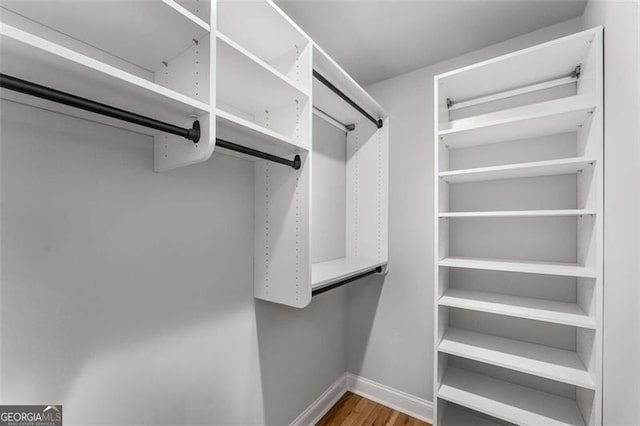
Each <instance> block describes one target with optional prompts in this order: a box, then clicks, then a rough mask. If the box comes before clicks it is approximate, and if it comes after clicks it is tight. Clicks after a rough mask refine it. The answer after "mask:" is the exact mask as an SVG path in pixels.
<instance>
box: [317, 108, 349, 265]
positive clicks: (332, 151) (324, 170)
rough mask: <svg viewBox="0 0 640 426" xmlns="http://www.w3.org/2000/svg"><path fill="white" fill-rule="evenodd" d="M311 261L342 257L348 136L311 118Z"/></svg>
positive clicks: (344, 248) (329, 125) (343, 252)
mask: <svg viewBox="0 0 640 426" xmlns="http://www.w3.org/2000/svg"><path fill="white" fill-rule="evenodd" d="M311 173H312V179H311V181H312V185H313V188H312V190H311V193H312V194H313V197H312V199H311V203H312V205H311V218H312V220H311V262H312V263H318V262H326V261H327V260H332V259H339V258H341V257H345V253H346V246H345V238H346V237H345V235H346V219H347V218H346V214H347V213H346V212H347V136H346V133H345V132H344V131H341V130H340V129H338V128H337V127H335V126H333V125H331V124H329V123H328V122H326V121H325V120H323V119H321V118H319V117H318V116H316V115H315V114H314V115H313V168H312V169H311Z"/></svg>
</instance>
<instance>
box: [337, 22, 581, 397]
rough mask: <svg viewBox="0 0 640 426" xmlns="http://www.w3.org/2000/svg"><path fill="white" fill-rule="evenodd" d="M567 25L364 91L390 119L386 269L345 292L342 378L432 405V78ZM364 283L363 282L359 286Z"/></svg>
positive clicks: (569, 25) (559, 32)
mask: <svg viewBox="0 0 640 426" xmlns="http://www.w3.org/2000/svg"><path fill="white" fill-rule="evenodd" d="M580 24H581V22H580V20H579V19H572V20H570V21H566V22H563V23H560V24H557V25H554V26H551V27H547V28H544V29H542V30H539V31H536V32H533V33H530V34H527V35H524V36H521V37H517V38H514V39H511V40H507V41H505V42H502V43H499V44H496V45H493V46H489V47H487V48H485V49H481V50H478V51H475V52H473V53H470V54H467V55H464V56H460V57H457V58H454V59H451V60H448V61H445V62H442V63H439V64H436V65H433V66H430V67H426V68H422V69H419V70H416V71H414V72H411V73H408V74H404V75H401V76H398V77H395V78H392V79H389V80H385V81H382V82H379V83H376V84H373V85H371V86H368V87H367V90H368V91H369V92H370V93H371V94H372V96H373V97H374V98H375V99H376V100H378V101H379V102H380V104H381V105H384V107H385V108H386V110H387V111H388V112H389V114H390V120H391V123H393V124H392V126H391V128H390V132H391V134H390V143H389V147H390V153H389V157H390V177H389V185H390V188H389V195H390V199H389V205H390V209H389V266H390V272H389V274H388V275H387V277H386V280H385V282H384V285H380V283H379V282H374V280H379V278H377V277H373V278H369V279H368V282H369V284H371V285H369V286H367V285H365V283H360V284H355V285H353V286H352V288H350V289H349V293H348V314H347V315H348V319H349V321H348V328H349V331H348V346H347V348H348V351H347V353H348V368H349V372H351V373H354V374H358V375H360V376H364V377H366V378H368V379H371V380H374V381H376V382H379V383H383V384H385V385H387V386H391V387H393V388H395V389H399V390H401V391H404V392H407V393H409V394H412V395H414V396H417V397H419V398H423V399H426V400H429V401H432V400H433V392H432V387H433V377H432V369H433V355H434V348H433V343H432V339H433V337H432V333H433V268H434V260H433V259H434V254H433V220H434V217H433V211H434V207H433V187H434V172H433V77H434V75H436V74H439V73H442V72H445V71H448V70H451V69H455V68H458V67H462V66H465V65H469V64H473V63H475V62H478V61H481V60H484V59H489V58H492V57H495V56H498V55H501V54H505V53H508V52H512V51H514V50H518V49H521V48H525V47H529V46H532V45H535V44H538V43H542V42H545V41H548V40H552V39H554V38H558V37H562V36H564V35H567V34H570V33H573V32H576V31H579V30H580V29H581V28H580ZM363 281H364V280H363Z"/></svg>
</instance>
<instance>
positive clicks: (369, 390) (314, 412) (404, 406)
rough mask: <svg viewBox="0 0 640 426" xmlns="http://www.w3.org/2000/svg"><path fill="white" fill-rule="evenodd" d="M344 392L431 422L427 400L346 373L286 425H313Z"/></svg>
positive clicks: (430, 408) (429, 405)
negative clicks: (349, 392)
mask: <svg viewBox="0 0 640 426" xmlns="http://www.w3.org/2000/svg"><path fill="white" fill-rule="evenodd" d="M346 391H351V392H353V393H355V394H357V395H360V396H363V397H365V398H368V399H370V400H372V401H375V402H377V403H379V404H382V405H386V406H387V407H389V408H393V409H394V410H397V411H400V412H401V413H404V414H407V415H409V416H411V417H415V418H416V419H420V420H422V421H425V422H427V423H430V424H432V423H433V421H432V418H433V404H432V403H431V402H430V401H427V400H426V399H422V398H418V397H417V396H413V395H411V394H408V393H406V392H403V391H400V390H398V389H394V388H392V387H389V386H386V385H383V384H381V383H377V382H374V381H373V380H369V379H367V378H365V377H361V376H358V375H356V374H351V373H346V374H344V375H343V376H341V377H340V378H338V380H336V381H335V382H334V383H333V384H332V385H331V386H329V388H327V390H325V391H324V392H323V393H322V395H320V396H319V397H318V399H316V400H315V401H313V403H311V405H309V406H308V407H307V409H306V410H304V411H303V412H302V413H301V414H300V415H299V416H298V417H296V419H295V420H294V421H293V422H291V424H290V426H309V425H315V424H316V423H317V422H318V421H320V419H321V418H322V416H324V415H325V414H326V413H327V411H329V410H330V409H331V407H333V406H334V405H335V404H336V402H338V400H339V399H340V397H342V395H344V393H345V392H346Z"/></svg>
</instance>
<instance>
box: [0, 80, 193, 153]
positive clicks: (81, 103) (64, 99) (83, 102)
mask: <svg viewBox="0 0 640 426" xmlns="http://www.w3.org/2000/svg"><path fill="white" fill-rule="evenodd" d="M0 87H3V88H5V89H9V90H13V91H16V92H20V93H24V94H27V95H31V96H35V97H38V98H42V99H46V100H49V101H53V102H57V103H60V104H64V105H69V106H71V107H74V108H79V109H82V110H85V111H91V112H94V113H96V114H100V115H105V116H107V117H111V118H116V119H118V120H122V121H127V122H129V123H134V124H138V125H140V126H144V127H150V128H152V129H156V130H160V131H162V132H166V133H171V134H173V135H178V136H182V137H183V138H186V139H189V140H190V141H193V142H194V143H197V142H198V141H199V140H200V123H199V122H198V121H194V122H193V127H192V128H191V129H185V128H182V127H178V126H174V125H173V124H169V123H165V122H163V121H159V120H155V119H153V118H149V117H145V116H143V115H140V114H135V113H133V112H129V111H125V110H123V109H120V108H116V107H113V106H110V105H105V104H101V103H99V102H95V101H92V100H90V99H86V98H81V97H80V96H75V95H72V94H70V93H65V92H61V91H59V90H55V89H52V88H50V87H45V86H41V85H39V84H36V83H32V82H30V81H25V80H21V79H19V78H16V77H12V76H10V75H6V74H0Z"/></svg>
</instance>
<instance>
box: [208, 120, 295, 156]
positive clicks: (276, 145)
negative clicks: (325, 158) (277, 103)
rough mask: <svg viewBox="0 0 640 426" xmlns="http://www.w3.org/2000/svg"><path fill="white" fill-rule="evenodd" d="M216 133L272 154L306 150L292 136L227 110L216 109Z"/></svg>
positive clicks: (221, 136) (223, 137)
mask: <svg viewBox="0 0 640 426" xmlns="http://www.w3.org/2000/svg"><path fill="white" fill-rule="evenodd" d="M216 123H217V133H218V136H219V137H220V138H222V139H225V137H228V138H231V141H235V142H237V143H240V144H242V145H244V146H247V147H249V148H253V149H257V150H258V151H266V152H269V153H272V154H294V153H299V152H303V151H307V148H305V147H303V146H301V145H298V144H297V143H296V142H295V141H294V140H293V139H292V138H290V137H287V136H284V135H281V134H280V133H278V132H274V131H273V130H271V129H267V128H266V127H262V126H259V125H257V124H255V123H253V122H252V121H249V120H245V119H244V118H241V117H238V116H236V115H234V114H231V113H229V112H227V111H224V110H221V109H217V110H216Z"/></svg>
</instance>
